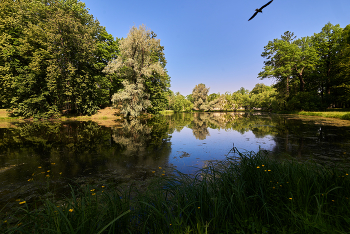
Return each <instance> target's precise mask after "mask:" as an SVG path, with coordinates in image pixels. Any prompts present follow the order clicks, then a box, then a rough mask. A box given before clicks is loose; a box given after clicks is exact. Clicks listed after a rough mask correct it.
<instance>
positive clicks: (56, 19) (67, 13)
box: [0, 0, 118, 117]
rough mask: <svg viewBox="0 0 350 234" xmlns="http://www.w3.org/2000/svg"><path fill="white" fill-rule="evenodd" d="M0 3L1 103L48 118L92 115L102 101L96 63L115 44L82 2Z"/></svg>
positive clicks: (101, 82) (18, 111) (99, 63)
mask: <svg viewBox="0 0 350 234" xmlns="http://www.w3.org/2000/svg"><path fill="white" fill-rule="evenodd" d="M0 8H1V12H2V14H1V16H0V30H1V43H0V54H1V56H0V87H1V88H0V89H1V90H0V91H1V92H0V93H1V97H0V105H1V107H2V108H4V107H7V108H9V109H10V110H12V112H13V114H14V115H16V116H17V115H19V116H24V117H31V116H33V117H52V116H56V115H58V114H60V113H65V112H72V113H78V114H88V115H91V114H93V113H95V112H96V110H97V109H98V106H99V105H101V104H105V102H106V100H104V99H105V98H103V97H102V96H103V95H106V96H108V94H107V93H105V92H104V91H101V87H102V88H105V87H106V84H105V82H104V79H105V76H102V75H101V74H102V73H101V67H102V66H103V63H104V60H106V59H109V57H114V56H115V55H116V52H117V48H118V47H117V45H116V43H115V41H114V39H113V38H112V37H111V36H110V35H109V34H108V33H107V32H106V30H105V29H104V28H103V27H101V26H100V25H99V22H98V21H97V20H95V19H94V18H93V16H92V15H90V14H89V13H88V11H87V9H86V8H85V4H84V3H82V2H79V1H77V0H61V1H53V0H46V1H43V0H35V1H29V0H27V1H12V0H5V1H2V2H1V4H0ZM107 87H108V88H111V87H110V85H109V86H108V85H107Z"/></svg>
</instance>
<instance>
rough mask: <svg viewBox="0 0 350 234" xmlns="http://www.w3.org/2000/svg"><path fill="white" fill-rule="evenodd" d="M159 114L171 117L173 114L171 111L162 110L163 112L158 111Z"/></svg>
mask: <svg viewBox="0 0 350 234" xmlns="http://www.w3.org/2000/svg"><path fill="white" fill-rule="evenodd" d="M159 114H161V115H171V114H174V111H173V110H164V111H159Z"/></svg>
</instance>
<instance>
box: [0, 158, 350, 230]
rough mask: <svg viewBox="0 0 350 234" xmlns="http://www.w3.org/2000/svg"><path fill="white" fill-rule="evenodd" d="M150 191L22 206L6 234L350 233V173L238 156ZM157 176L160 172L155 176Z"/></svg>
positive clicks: (87, 194) (96, 190)
mask: <svg viewBox="0 0 350 234" xmlns="http://www.w3.org/2000/svg"><path fill="white" fill-rule="evenodd" d="M238 155H239V157H235V158H234V157H228V158H227V159H226V160H225V161H222V162H220V163H216V164H209V165H208V166H207V167H205V168H203V169H201V170H199V171H198V172H197V173H196V174H195V175H192V176H189V175H185V174H181V173H179V172H177V173H176V174H177V175H176V176H175V175H173V174H171V175H170V174H169V175H166V174H159V177H156V178H155V179H152V181H151V182H150V184H149V185H148V187H147V190H146V191H145V190H143V191H140V190H137V189H135V187H133V186H131V187H130V188H129V189H118V188H117V187H112V186H106V187H105V186H99V187H93V186H91V187H89V186H88V187H85V188H84V189H83V190H82V191H80V192H73V191H74V189H72V194H71V196H69V197H67V198H66V199H65V200H64V201H61V202H59V203H58V202H56V201H55V200H54V199H53V198H50V199H46V200H42V201H40V203H41V204H42V205H40V206H36V205H35V204H27V203H26V202H25V201H19V207H20V208H19V209H18V211H17V212H15V213H13V214H8V215H6V217H5V219H3V220H1V224H0V231H1V233H350V218H349V217H350V198H349V197H350V176H349V173H350V170H349V169H340V167H332V168H330V167H324V166H320V165H319V164H316V163H312V162H302V163H301V162H297V161H294V160H283V161H281V160H274V159H271V157H269V155H268V154H267V153H265V152H264V151H259V152H257V153H254V152H251V153H245V154H242V153H238ZM155 174H156V173H155Z"/></svg>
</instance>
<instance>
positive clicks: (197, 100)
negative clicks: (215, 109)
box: [192, 83, 209, 110]
mask: <svg viewBox="0 0 350 234" xmlns="http://www.w3.org/2000/svg"><path fill="white" fill-rule="evenodd" d="M208 92H209V88H206V87H205V84H202V83H201V84H198V85H196V86H195V87H194V88H193V90H192V98H193V102H194V108H195V110H207V109H208V107H207V106H206V104H207V98H208Z"/></svg>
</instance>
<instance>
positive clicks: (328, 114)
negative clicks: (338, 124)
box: [298, 111, 350, 120]
mask: <svg viewBox="0 0 350 234" xmlns="http://www.w3.org/2000/svg"><path fill="white" fill-rule="evenodd" d="M298 114H299V115H307V116H321V117H326V118H337V119H343V120H350V112H343V111H342V112H335V111H332V112H331V111H325V112H306V111H301V112H298Z"/></svg>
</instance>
